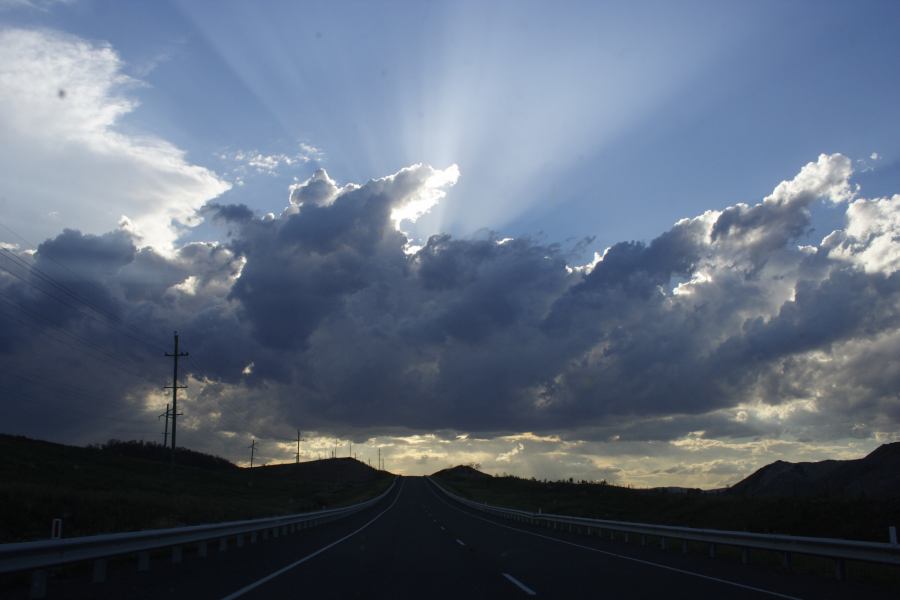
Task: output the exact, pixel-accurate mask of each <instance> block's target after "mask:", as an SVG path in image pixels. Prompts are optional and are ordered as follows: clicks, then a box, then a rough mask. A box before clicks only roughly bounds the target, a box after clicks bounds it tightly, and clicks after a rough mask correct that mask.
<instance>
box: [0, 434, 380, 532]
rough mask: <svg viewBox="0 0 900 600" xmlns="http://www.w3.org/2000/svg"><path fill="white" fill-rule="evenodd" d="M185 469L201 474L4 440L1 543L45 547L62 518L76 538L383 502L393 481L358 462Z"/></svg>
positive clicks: (213, 464)
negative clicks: (378, 496)
mask: <svg viewBox="0 0 900 600" xmlns="http://www.w3.org/2000/svg"><path fill="white" fill-rule="evenodd" d="M185 458H186V459H187V458H188V457H185ZM194 458H197V456H194ZM207 458H208V457H207ZM184 462H186V463H190V462H194V463H195V464H198V465H200V466H189V465H187V464H176V465H175V466H174V467H172V466H170V465H169V464H168V463H167V462H165V461H160V460H152V459H147V458H139V457H135V456H129V455H123V454H119V453H116V452H111V451H107V450H100V449H97V448H79V447H73V446H64V445H61V444H52V443H49V442H42V441H37V440H29V439H27V438H21V437H14V436H6V435H0V543H5V542H15V541H26V540H32V539H45V538H47V537H48V536H49V532H50V523H51V521H52V519H53V518H56V517H61V518H62V519H63V534H64V536H65V537H74V536H80V535H91V534H96V533H105V532H115V531H134V530H139V529H151V528H158V527H175V526H178V525H192V524H199V523H211V522H216V521H226V520H234V519H246V518H255V517H264V516H274V515H280V514H290V513H295V512H304V511H309V510H317V509H319V508H323V507H332V506H341V505H347V504H353V503H355V502H359V501H361V500H365V499H367V498H370V497H373V496H375V495H376V494H378V493H380V492H381V491H384V490H385V489H387V487H388V486H389V485H390V482H391V478H392V476H391V475H390V474H389V473H385V472H380V471H376V470H374V469H370V468H369V467H367V466H366V465H363V464H362V463H359V462H358V461H354V460H352V459H333V460H328V461H315V463H318V464H315V465H314V464H312V463H300V464H299V465H274V466H270V467H259V468H255V469H253V470H252V472H251V471H250V470H248V469H242V468H238V467H236V466H234V465H232V464H230V463H228V462H227V461H222V460H221V459H219V460H205V461H203V460H200V461H197V460H194V461H191V460H185V461H184Z"/></svg>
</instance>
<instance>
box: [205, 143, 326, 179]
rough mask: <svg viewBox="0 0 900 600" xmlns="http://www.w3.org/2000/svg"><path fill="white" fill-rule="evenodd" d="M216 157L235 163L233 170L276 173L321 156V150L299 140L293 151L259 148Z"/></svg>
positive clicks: (224, 153) (315, 159)
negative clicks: (271, 150) (268, 151)
mask: <svg viewBox="0 0 900 600" xmlns="http://www.w3.org/2000/svg"><path fill="white" fill-rule="evenodd" d="M218 158H220V159H221V160H225V161H230V162H233V163H237V167H235V172H237V173H247V172H255V173H260V174H264V175H277V174H278V172H279V170H280V169H281V168H283V167H293V166H296V165H305V164H307V163H309V162H312V161H319V160H322V158H323V153H322V150H321V149H319V148H316V147H315V146H313V145H311V144H307V143H304V142H301V143H300V144H299V145H298V149H297V151H296V152H293V153H286V152H276V153H272V154H265V153H263V152H260V151H259V150H237V151H235V152H222V153H220V154H219V155H218Z"/></svg>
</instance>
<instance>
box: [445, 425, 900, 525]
mask: <svg viewBox="0 0 900 600" xmlns="http://www.w3.org/2000/svg"><path fill="white" fill-rule="evenodd" d="M434 477H436V478H437V479H439V480H440V481H441V482H442V483H445V484H446V485H447V486H448V487H450V488H452V489H453V490H456V491H457V492H459V493H460V494H462V495H464V496H466V497H468V498H471V499H473V500H478V501H483V502H488V503H489V504H494V505H498V506H508V507H512V508H520V509H524V510H529V511H535V512H536V511H538V510H541V511H543V512H545V513H554V514H563V515H572V516H583V517H595V518H600V519H611V520H622V521H640V522H647V523H659V524H666V525H682V526H688V527H703V528H714V529H729V530H739V531H754V532H759V533H783V534H792V535H807V536H821V537H837V538H847V539H859V540H872V541H878V542H885V541H887V540H888V538H887V528H888V526H889V525H893V524H896V523H900V443H897V442H895V443H892V444H885V445H883V446H881V447H879V448H878V449H876V450H875V451H873V452H872V453H871V454H869V455H868V456H866V457H865V458H861V459H857V460H845V461H841V460H826V461H822V462H815V463H796V464H794V463H788V462H784V461H778V462H775V463H772V464H770V465H767V466H765V467H763V468H761V469H759V470H758V471H756V472H755V473H753V474H752V475H750V476H749V477H747V478H745V479H743V480H742V481H740V482H738V483H736V484H734V485H733V486H731V487H729V488H725V489H721V490H712V491H703V490H700V489H677V490H675V491H673V490H670V489H664V488H657V489H652V488H651V489H632V488H627V487H620V486H616V485H611V484H607V483H589V482H586V481H584V482H575V481H568V480H563V481H537V480H534V479H523V478H520V477H515V476H512V475H508V476H502V477H492V476H490V475H488V474H486V473H482V472H480V471H478V470H476V469H473V468H472V467H470V466H458V467H454V468H451V469H444V470H442V471H439V472H437V473H435V474H434Z"/></svg>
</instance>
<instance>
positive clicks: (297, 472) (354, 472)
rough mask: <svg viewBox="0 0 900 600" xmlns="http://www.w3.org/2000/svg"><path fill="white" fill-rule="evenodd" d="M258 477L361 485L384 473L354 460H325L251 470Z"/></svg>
mask: <svg viewBox="0 0 900 600" xmlns="http://www.w3.org/2000/svg"><path fill="white" fill-rule="evenodd" d="M253 471H254V475H255V476H259V477H283V478H288V479H290V478H292V479H296V480H301V481H311V482H312V481H316V482H323V481H328V482H333V483H361V482H366V481H374V480H375V479H379V478H380V477H383V476H384V471H378V470H376V469H373V468H372V467H370V466H369V465H367V464H365V463H362V462H360V461H358V460H356V459H355V458H326V459H323V460H312V461H309V462H302V463H288V464H282V465H267V466H265V467H257V468H255V469H253Z"/></svg>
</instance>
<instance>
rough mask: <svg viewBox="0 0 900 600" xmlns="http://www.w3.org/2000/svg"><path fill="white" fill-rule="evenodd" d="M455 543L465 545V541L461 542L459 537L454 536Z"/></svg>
mask: <svg viewBox="0 0 900 600" xmlns="http://www.w3.org/2000/svg"><path fill="white" fill-rule="evenodd" d="M456 543H457V544H459V545H460V546H465V545H466V544H465V542H463V541H462V540H461V539H459V538H456Z"/></svg>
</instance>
